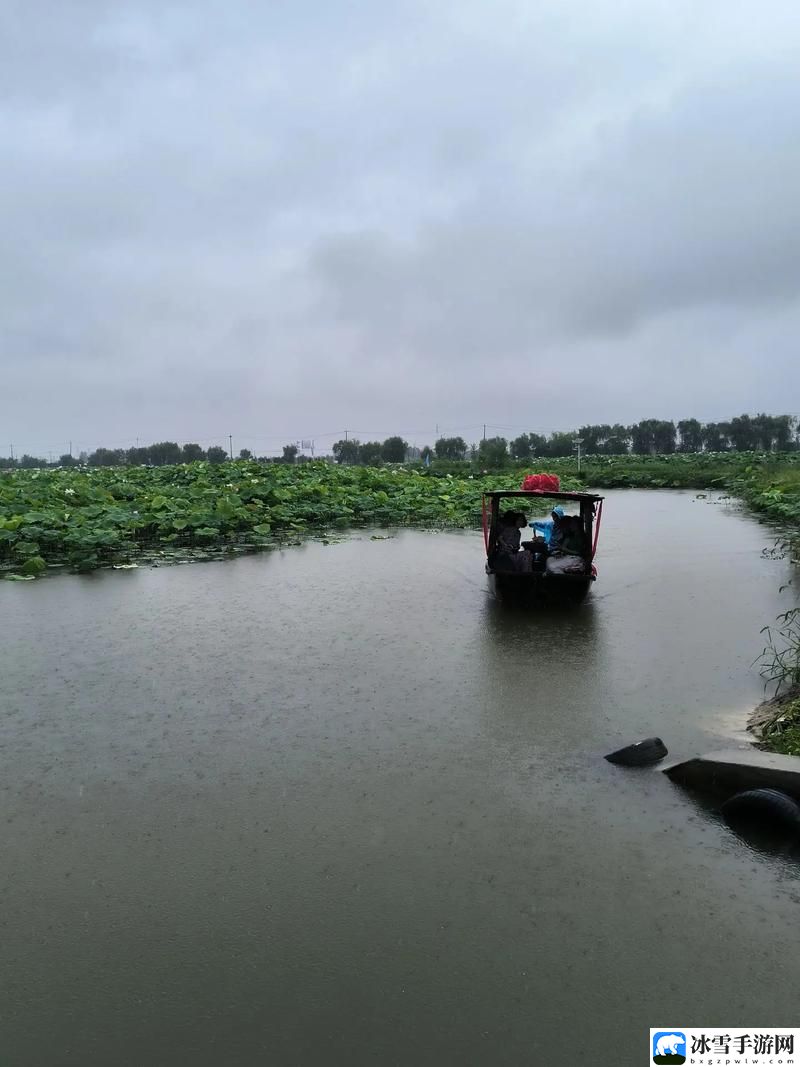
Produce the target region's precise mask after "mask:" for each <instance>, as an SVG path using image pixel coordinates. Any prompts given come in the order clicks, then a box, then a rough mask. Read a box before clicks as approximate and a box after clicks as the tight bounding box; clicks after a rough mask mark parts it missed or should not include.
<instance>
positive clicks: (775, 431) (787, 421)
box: [772, 415, 795, 452]
mask: <svg viewBox="0 0 800 1067" xmlns="http://www.w3.org/2000/svg"><path fill="white" fill-rule="evenodd" d="M794 427H795V420H794V419H793V418H792V416H791V415H774V416H773V418H772V440H773V447H774V448H775V451H776V452H786V451H788V450H789V449H790V448H791V447H792V431H793V430H794Z"/></svg>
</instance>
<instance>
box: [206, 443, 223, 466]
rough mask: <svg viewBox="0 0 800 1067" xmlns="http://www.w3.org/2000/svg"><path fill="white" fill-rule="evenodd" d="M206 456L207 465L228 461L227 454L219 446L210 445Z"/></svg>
mask: <svg viewBox="0 0 800 1067" xmlns="http://www.w3.org/2000/svg"><path fill="white" fill-rule="evenodd" d="M206 455H207V458H208V462H209V463H224V462H225V461H226V460H227V459H228V453H227V452H226V450H225V449H224V448H221V447H220V446H219V445H212V446H211V448H209V450H208V452H207V453H206Z"/></svg>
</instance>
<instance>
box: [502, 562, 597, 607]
mask: <svg viewBox="0 0 800 1067" xmlns="http://www.w3.org/2000/svg"><path fill="white" fill-rule="evenodd" d="M486 574H487V579H488V582H489V591H490V593H492V595H493V596H495V597H497V598H498V599H500V600H515V601H531V602H540V603H548V604H553V603H555V604H579V603H580V602H581V601H582V600H583V599H584V598H585V597H586V594H587V593H588V592H589V590H590V589H591V588H592V583H593V582H594V575H584V574H558V575H551V574H546V573H545V574H509V573H505V572H503V571H492V570H490V569H489V568H488V567H487V568H486Z"/></svg>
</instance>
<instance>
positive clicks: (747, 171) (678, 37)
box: [0, 0, 800, 452]
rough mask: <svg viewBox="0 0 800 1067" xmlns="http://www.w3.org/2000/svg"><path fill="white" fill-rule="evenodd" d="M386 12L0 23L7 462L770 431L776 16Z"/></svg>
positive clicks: (788, 383)
mask: <svg viewBox="0 0 800 1067" xmlns="http://www.w3.org/2000/svg"><path fill="white" fill-rule="evenodd" d="M384 7H385V5H376V4H372V3H369V4H367V3H354V4H343V3H333V4H329V3H326V4H323V3H310V2H303V0H300V2H298V3H296V4H291V5H290V4H285V5H252V4H243V3H232V4H229V5H226V6H225V7H223V6H222V5H217V4H210V3H202V2H198V3H194V4H191V5H189V4H183V5H180V4H179V5H169V6H165V5H163V4H159V3H156V2H155V0H153V2H149V0H139V2H138V3H134V4H127V5H124V6H123V7H121V6H120V5H115V4H110V3H104V2H100V0H82V2H76V3H75V4H70V5H57V4H53V3H45V2H44V0H29V2H26V3H24V4H23V3H21V2H17V3H12V4H9V5H6V6H5V7H4V9H3V13H2V15H0V20H1V21H0V41H2V44H0V94H1V95H0V165H1V166H2V171H0V227H2V234H3V237H2V247H1V248H0V279H2V286H0V367H2V373H3V380H4V383H5V389H4V393H3V396H2V399H0V434H5V435H6V436H9V435H13V437H15V438H21V437H26V438H27V439H28V441H29V444H30V447H31V448H34V447H35V446H36V444H37V440H41V439H44V438H46V439H47V440H48V441H49V440H50V439H52V437H53V436H55V437H56V438H64V439H67V438H68V437H69V436H70V434H71V433H72V426H73V421H74V420H75V418H79V419H80V421H81V422H82V424H83V425H85V427H86V433H87V434H88V435H90V436H91V435H96V438H97V439H98V440H100V439H105V440H107V441H108V442H109V443H113V441H112V437H113V438H114V439H116V438H117V437H128V436H130V434H131V433H134V432H135V433H139V434H140V435H142V436H147V435H151V436H153V437H163V436H167V435H177V434H178V427H180V428H181V432H182V433H184V434H185V435H186V436H187V437H199V436H202V433H203V432H204V431H205V430H206V429H208V431H209V432H214V433H216V432H218V431H217V427H219V426H220V425H222V426H223V427H224V426H225V425H228V426H230V427H232V428H236V427H237V426H247V427H251V428H253V429H254V432H255V431H259V432H261V431H263V432H264V433H265V434H267V433H269V434H273V433H274V434H275V436H276V437H277V436H279V435H281V434H284V435H286V436H287V437H292V436H296V435H298V434H299V433H306V432H307V431H309V430H312V429H313V428H314V427H315V426H316V427H321V426H327V425H330V424H331V422H333V423H334V424H336V423H337V422H338V423H340V424H342V425H345V424H348V425H358V424H359V423H360V424H361V425H364V424H365V423H373V426H372V427H369V428H370V429H375V430H376V431H381V429H382V430H383V432H385V433H389V432H391V431H392V430H393V429H400V430H403V429H404V428H405V427H406V426H408V425H409V424H411V425H414V424H416V423H418V422H419V420H420V419H422V420H427V421H428V422H429V423H430V424H431V426H432V425H433V424H434V423H435V422H436V421H439V422H441V421H443V419H444V418H447V419H448V421H450V422H462V423H464V424H468V425H472V424H477V423H478V422H480V421H481V420H482V419H483V418H484V417H488V418H493V419H495V420H507V421H508V422H509V423H511V424H515V425H522V426H525V425H528V426H530V427H533V426H535V425H536V424H537V421H538V422H539V423H541V422H542V420H547V421H548V423H552V421H553V420H555V419H556V418H557V417H558V419H562V418H563V421H564V423H565V424H570V423H571V422H572V421H573V417H574V419H584V418H591V419H601V418H602V419H609V420H616V419H618V418H619V419H628V418H636V417H639V416H643V415H646V414H648V413H659V414H665V415H674V416H681V415H683V414H687V413H692V412H695V411H697V406H699V407H701V408H704V409H709V408H710V409H712V410H711V411H708V410H706V411H700V412H697V413H698V414H709V415H712V416H713V415H724V414H725V413H726V412H727V411H735V410H745V409H753V408H764V407H767V408H769V407H772V408H778V407H781V406H782V405H783V404H784V398H785V397H786V396H787V395H790V394H791V390H792V388H796V387H797V386H798V385H800V381H799V380H798V377H799V372H798V370H797V361H796V359H795V353H794V336H796V326H797V318H798V313H797V312H798V308H797V295H798V285H800V247H798V244H799V243H800V238H799V237H798V234H800V225H798V224H799V223H800V218H799V217H798V215H800V207H799V206H798V201H797V198H796V195H795V192H794V190H795V189H796V188H797V186H798V178H800V174H799V173H798V171H799V170H800V165H799V160H800V153H799V152H798V149H797V147H796V136H795V132H796V129H797V120H798V110H800V89H798V83H797V80H796V78H795V71H794V66H795V64H794V59H793V52H792V46H793V44H794V45H796V44H797V36H798V29H797V26H796V24H795V13H794V9H793V7H792V6H791V5H789V4H788V3H785V4H784V3H771V4H767V5H766V6H761V7H759V9H758V14H757V13H756V8H755V6H752V7H751V6H750V5H741V6H739V7H736V8H735V9H733V10H732V9H731V7H730V5H726V4H722V3H717V2H716V0H709V3H708V4H705V5H702V6H699V5H692V6H690V5H688V4H686V5H682V4H678V5H676V4H674V3H670V4H667V3H661V2H656V3H654V4H652V5H647V7H646V8H645V7H643V6H642V5H641V4H638V3H634V2H633V0H631V2H627V0H625V2H620V3H617V4H614V5H611V4H606V3H601V4H591V5H589V4H585V5H580V6H575V5H572V6H564V5H558V6H556V5H553V6H538V7H533V6H532V5H530V4H527V3H522V2H516V0H498V3H496V4H495V5H492V7H491V8H490V7H488V6H487V5H485V4H483V3H477V2H473V0H462V2H461V3H442V4H437V5H423V4H422V3H416V2H407V3H401V4H398V5H390V6H389V10H384V9H383V8H384ZM687 353H690V354H691V355H690V356H687ZM720 353H724V356H722V355H721V354H720ZM765 362H766V364H767V365H768V366H769V367H770V368H771V370H772V373H771V374H768V375H764V373H763V367H764V365H765ZM684 365H686V367H687V368H690V369H691V372H692V373H691V377H690V379H689V380H687V378H685V377H683V378H682V377H677V378H676V375H675V374H674V371H673V369H672V368H674V367H675V366H681V367H683V366H684ZM795 406H796V405H795ZM487 408H489V409H490V412H491V413H490V414H487ZM720 408H721V409H722V410H720ZM443 411H445V412H446V415H443V414H442V412H443ZM561 411H563V416H562V415H561V414H560V412H561ZM554 412H557V413H558V416H557V415H556V414H554ZM134 426H135V431H134V429H133V427H134ZM171 428H174V429H171ZM2 450H3V449H2V446H0V452H2Z"/></svg>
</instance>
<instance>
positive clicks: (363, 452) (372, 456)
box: [358, 441, 383, 467]
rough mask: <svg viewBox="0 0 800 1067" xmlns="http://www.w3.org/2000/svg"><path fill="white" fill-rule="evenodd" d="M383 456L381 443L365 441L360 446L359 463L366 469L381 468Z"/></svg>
mask: <svg viewBox="0 0 800 1067" xmlns="http://www.w3.org/2000/svg"><path fill="white" fill-rule="evenodd" d="M382 456H383V445H382V444H381V443H380V441H365V442H364V444H363V445H359V446H358V462H359V463H360V464H361V465H362V466H364V467H377V466H379V464H380V462H381V459H382Z"/></svg>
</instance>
